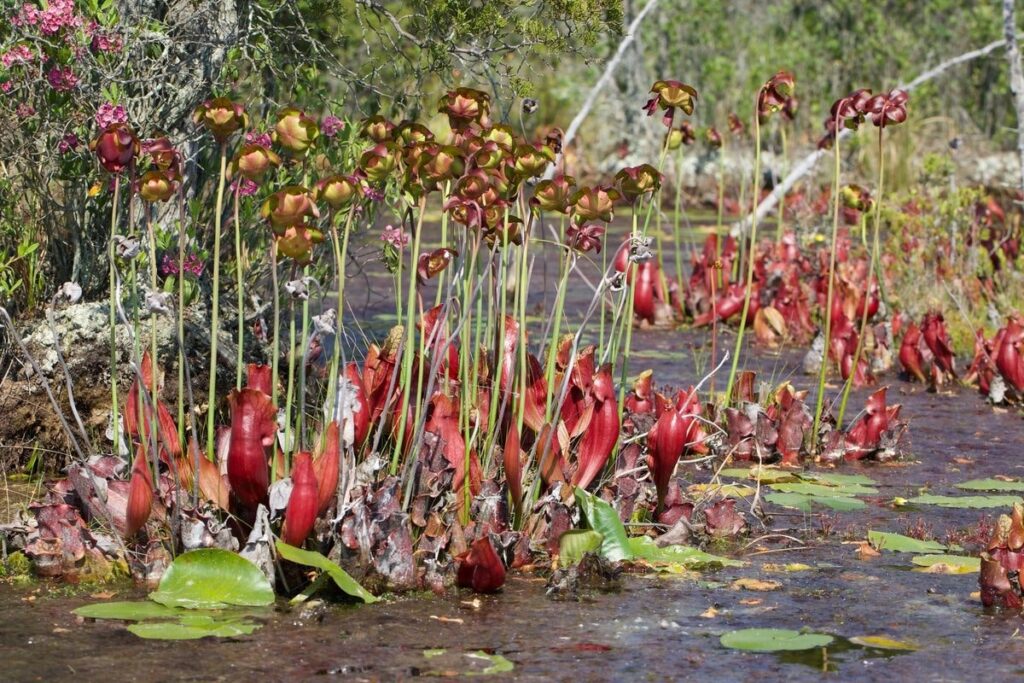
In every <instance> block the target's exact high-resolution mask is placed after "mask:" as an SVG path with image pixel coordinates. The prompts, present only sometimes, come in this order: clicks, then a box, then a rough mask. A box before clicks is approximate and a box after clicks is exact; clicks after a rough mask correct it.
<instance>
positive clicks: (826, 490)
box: [771, 481, 878, 497]
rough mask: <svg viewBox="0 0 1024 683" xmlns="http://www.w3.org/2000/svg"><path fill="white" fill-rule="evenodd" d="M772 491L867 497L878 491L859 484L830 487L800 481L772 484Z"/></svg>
mask: <svg viewBox="0 0 1024 683" xmlns="http://www.w3.org/2000/svg"><path fill="white" fill-rule="evenodd" d="M771 487H772V489H773V490H775V491H781V492H782V493H803V494H805V495H808V496H825V497H831V496H868V495H873V494H875V493H878V489H876V488H872V487H870V486H863V485H861V484H842V485H836V486H831V485H828V484H816V483H813V482H807V481H800V482H796V483H793V484H772V485H771Z"/></svg>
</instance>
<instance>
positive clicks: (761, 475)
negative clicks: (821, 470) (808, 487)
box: [719, 465, 800, 484]
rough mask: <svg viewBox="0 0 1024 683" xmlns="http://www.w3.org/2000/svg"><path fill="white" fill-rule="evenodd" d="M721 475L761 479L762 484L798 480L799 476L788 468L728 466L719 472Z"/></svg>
mask: <svg viewBox="0 0 1024 683" xmlns="http://www.w3.org/2000/svg"><path fill="white" fill-rule="evenodd" d="M719 474H720V475H722V476H723V477H731V478H734V479H753V480H754V481H757V480H758V479H760V480H761V483H762V484H774V483H776V482H783V481H799V480H800V477H799V476H798V475H797V473H796V472H791V471H788V470H777V469H771V468H767V467H759V466H756V465H755V466H754V467H749V468H746V467H730V468H726V469H724V470H722V471H721V472H719Z"/></svg>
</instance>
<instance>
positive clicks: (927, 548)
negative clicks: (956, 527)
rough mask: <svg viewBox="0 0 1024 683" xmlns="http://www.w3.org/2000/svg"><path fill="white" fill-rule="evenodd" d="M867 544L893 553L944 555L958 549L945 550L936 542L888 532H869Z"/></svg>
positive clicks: (952, 547) (954, 547) (945, 548)
mask: <svg viewBox="0 0 1024 683" xmlns="http://www.w3.org/2000/svg"><path fill="white" fill-rule="evenodd" d="M868 542H869V543H870V544H871V545H872V546H874V547H875V548H876V549H877V550H891V551H893V552H894V553H944V552H946V550H958V549H959V548H958V547H956V546H951V547H949V548H947V547H946V546H945V545H943V544H942V543H939V542H938V541H922V540H920V539H917V538H911V537H910V536H904V535H903V534H893V533H889V532H888V531H869V532H868Z"/></svg>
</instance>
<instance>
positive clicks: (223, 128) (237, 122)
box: [192, 97, 249, 144]
mask: <svg viewBox="0 0 1024 683" xmlns="http://www.w3.org/2000/svg"><path fill="white" fill-rule="evenodd" d="M192 122H193V123H195V124H196V125H199V126H202V127H204V128H206V130H208V131H210V134H211V135H213V137H214V139H215V140H216V141H217V142H218V143H220V144H224V143H225V142H227V140H228V138H230V137H231V135H232V134H234V133H235V132H236V131H239V130H242V129H243V128H248V127H249V115H248V114H246V113H245V107H243V106H242V105H241V104H239V103H237V102H233V101H232V100H231V99H229V98H227V97H216V98H214V99H212V100H207V101H205V102H203V103H202V104H200V105H199V106H198V107H196V110H195V111H194V112H193V113H192Z"/></svg>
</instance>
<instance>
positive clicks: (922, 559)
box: [910, 555, 981, 574]
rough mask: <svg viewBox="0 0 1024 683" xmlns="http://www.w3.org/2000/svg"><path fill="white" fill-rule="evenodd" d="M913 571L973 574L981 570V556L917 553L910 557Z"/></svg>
mask: <svg viewBox="0 0 1024 683" xmlns="http://www.w3.org/2000/svg"><path fill="white" fill-rule="evenodd" d="M910 561H911V562H913V563H914V564H916V565H917V566H918V568H917V569H915V570H914V571H919V572H927V573H929V574H974V573H976V572H978V571H980V570H981V558H979V557H969V556H967V555H918V556H916V557H912V558H911V559H910Z"/></svg>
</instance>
